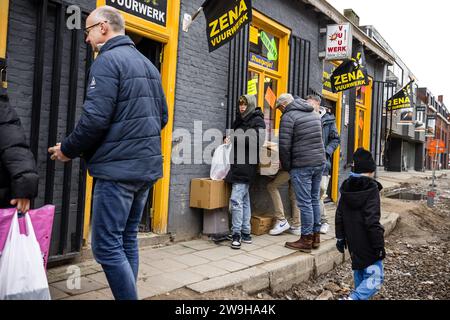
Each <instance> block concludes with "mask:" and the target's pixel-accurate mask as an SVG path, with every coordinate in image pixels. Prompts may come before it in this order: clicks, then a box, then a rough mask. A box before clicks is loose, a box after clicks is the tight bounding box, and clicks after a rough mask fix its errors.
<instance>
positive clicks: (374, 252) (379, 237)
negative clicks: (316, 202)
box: [336, 177, 384, 270]
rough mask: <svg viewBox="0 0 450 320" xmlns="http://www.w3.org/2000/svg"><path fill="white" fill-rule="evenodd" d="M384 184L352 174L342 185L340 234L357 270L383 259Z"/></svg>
mask: <svg viewBox="0 0 450 320" xmlns="http://www.w3.org/2000/svg"><path fill="white" fill-rule="evenodd" d="M382 189H383V187H382V185H381V184H380V183H379V182H378V181H376V180H374V179H371V178H368V177H358V178H356V177H350V178H349V179H347V180H345V181H344V183H343V184H342V186H341V189H340V192H341V198H340V200H339V204H338V208H337V210H336V238H337V239H345V240H346V242H347V245H348V249H349V251H350V255H351V259H352V269H353V270H363V269H366V268H367V267H369V266H371V265H372V264H374V263H375V262H377V261H378V260H380V250H382V249H384V228H383V226H382V225H381V223H380V216H381V208H380V191H381V190H382Z"/></svg>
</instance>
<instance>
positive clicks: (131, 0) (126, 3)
mask: <svg viewBox="0 0 450 320" xmlns="http://www.w3.org/2000/svg"><path fill="white" fill-rule="evenodd" d="M106 4H107V5H108V6H111V7H114V8H116V9H118V10H121V11H123V12H126V13H129V14H131V15H133V16H136V17H139V18H142V19H144V20H147V21H150V22H153V23H156V24H159V25H160V26H163V27H165V26H166V21H167V0H106Z"/></svg>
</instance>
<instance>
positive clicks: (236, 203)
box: [230, 183, 252, 234]
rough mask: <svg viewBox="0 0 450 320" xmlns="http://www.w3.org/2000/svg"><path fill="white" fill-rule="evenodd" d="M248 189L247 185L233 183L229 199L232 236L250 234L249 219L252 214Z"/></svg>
mask: <svg viewBox="0 0 450 320" xmlns="http://www.w3.org/2000/svg"><path fill="white" fill-rule="evenodd" d="M249 188H250V185H249V184H245V183H233V187H232V191H231V198H230V212H231V217H232V227H231V232H232V233H233V234H241V233H244V234H250V232H251V226H250V219H251V217H252V212H251V209H250V193H249Z"/></svg>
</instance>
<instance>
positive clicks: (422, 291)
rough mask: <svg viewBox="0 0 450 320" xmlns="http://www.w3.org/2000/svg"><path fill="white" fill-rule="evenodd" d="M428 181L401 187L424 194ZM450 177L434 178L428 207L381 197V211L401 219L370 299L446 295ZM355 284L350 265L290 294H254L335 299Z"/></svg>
mask: <svg viewBox="0 0 450 320" xmlns="http://www.w3.org/2000/svg"><path fill="white" fill-rule="evenodd" d="M428 185H429V181H427V180H420V181H416V182H415V183H412V184H408V185H406V186H403V187H404V188H405V190H404V191H406V192H419V193H423V192H424V190H426V189H428ZM448 190H450V180H449V179H448V178H444V179H442V180H440V181H439V182H438V192H439V195H440V197H439V200H437V201H436V207H435V208H433V209H429V208H428V207H427V206H426V201H402V200H393V199H386V198H384V199H383V209H384V210H390V211H392V212H399V214H400V221H399V224H398V225H397V228H396V229H395V230H394V232H393V233H392V234H391V235H390V236H389V237H388V238H387V239H386V254H387V258H386V260H385V261H384V264H385V281H384V284H383V286H382V289H381V290H380V292H379V294H378V295H377V296H375V297H374V300H415V299H419V300H448V299H450V199H449V198H450V194H449V192H448ZM352 288H353V278H352V270H351V264H350V263H349V262H348V263H345V264H343V265H341V266H339V267H337V268H336V269H335V270H333V271H331V272H330V273H328V274H326V275H322V276H321V277H319V278H317V279H315V280H312V281H309V282H305V283H302V284H300V285H298V286H295V287H294V288H292V289H291V290H289V291H288V292H284V293H281V294H277V295H274V296H271V295H270V294H269V293H267V292H266V293H260V294H259V296H257V297H258V298H268V297H271V298H275V299H288V300H315V299H317V298H318V297H319V296H320V298H323V299H338V298H340V297H342V296H345V295H348V294H349V293H350V291H351V289H352Z"/></svg>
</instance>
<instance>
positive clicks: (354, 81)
mask: <svg viewBox="0 0 450 320" xmlns="http://www.w3.org/2000/svg"><path fill="white" fill-rule="evenodd" d="M367 85H369V76H368V74H367V68H366V56H365V55H364V48H363V47H362V46H359V48H358V49H357V50H356V52H355V55H354V56H353V58H352V59H351V60H348V61H346V62H343V63H342V64H341V65H340V66H339V67H337V68H336V69H335V70H334V71H333V73H332V75H331V90H332V91H333V92H334V93H336V92H341V91H345V90H348V89H351V88H356V87H363V86H367Z"/></svg>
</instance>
